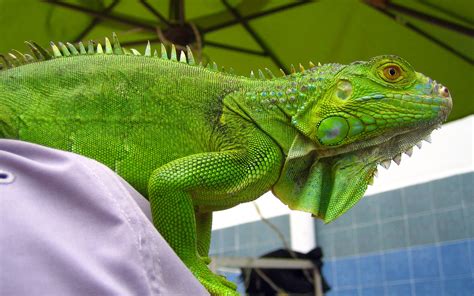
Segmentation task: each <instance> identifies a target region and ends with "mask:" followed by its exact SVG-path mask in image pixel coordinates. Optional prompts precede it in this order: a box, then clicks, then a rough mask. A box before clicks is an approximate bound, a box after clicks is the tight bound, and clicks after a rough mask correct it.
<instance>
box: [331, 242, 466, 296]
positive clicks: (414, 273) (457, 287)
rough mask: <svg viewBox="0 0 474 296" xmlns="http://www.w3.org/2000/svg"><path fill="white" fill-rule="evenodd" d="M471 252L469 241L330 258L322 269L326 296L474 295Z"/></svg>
mask: <svg viewBox="0 0 474 296" xmlns="http://www.w3.org/2000/svg"><path fill="white" fill-rule="evenodd" d="M473 250H474V240H472V239H470V240H459V241H453V242H446V243H442V244H435V245H425V246H416V247H409V248H405V249H400V250H392V251H382V252H376V253H372V254H370V255H365V256H362V255H358V256H350V257H344V258H340V259H334V258H333V259H331V260H327V261H326V262H325V265H324V268H323V273H324V275H325V276H326V278H327V280H328V282H329V283H330V285H331V286H332V287H333V290H332V291H331V292H330V293H328V294H327V295H329V296H335V295H337V296H341V295H353V296H357V295H360V296H366V295H378V296H381V295H404V296H406V295H416V296H421V295H423V296H424V295H430V296H435V295H459V296H468V295H473V293H474V260H473V258H474V257H473V256H474V254H473Z"/></svg>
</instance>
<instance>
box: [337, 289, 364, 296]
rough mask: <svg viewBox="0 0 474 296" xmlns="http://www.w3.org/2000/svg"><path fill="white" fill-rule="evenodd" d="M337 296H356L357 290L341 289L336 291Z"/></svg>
mask: <svg viewBox="0 0 474 296" xmlns="http://www.w3.org/2000/svg"><path fill="white" fill-rule="evenodd" d="M336 295H337V296H358V295H359V290H357V289H342V290H338V291H337V294H336Z"/></svg>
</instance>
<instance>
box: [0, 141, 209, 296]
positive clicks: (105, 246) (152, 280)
mask: <svg viewBox="0 0 474 296" xmlns="http://www.w3.org/2000/svg"><path fill="white" fill-rule="evenodd" d="M0 199H1V200H0V208H1V209H0V211H1V212H2V223H0V233H1V235H0V245H1V246H2V254H3V255H5V254H8V255H5V256H2V257H3V258H4V260H3V259H2V269H4V270H8V271H9V272H8V279H6V278H5V277H2V283H0V286H2V294H5V295H23V294H29V295H45V294H48V295H61V294H68V295H90V294H95V295H128V294H136V295H154V294H185V293H186V291H196V292H197V294H205V290H203V288H202V286H201V285H200V284H199V283H198V282H197V281H196V280H195V279H194V277H193V276H192V275H191V273H190V272H189V271H188V270H187V269H186V268H185V266H184V265H183V264H182V262H181V261H180V260H179V258H178V257H177V256H176V255H175V254H174V253H173V251H172V250H171V249H170V248H169V246H168V245H167V244H166V242H165V241H164V239H163V238H162V237H161V236H160V235H159V233H158V232H157V231H156V230H155V228H154V227H153V225H152V224H151V222H150V220H149V218H147V215H145V214H144V211H145V212H147V211H149V205H148V202H147V201H146V200H145V199H144V198H143V197H142V196H140V195H139V194H138V193H137V192H136V191H135V190H134V189H133V188H132V187H131V186H130V185H128V183H126V182H125V181H123V180H122V179H121V178H120V177H119V176H118V175H117V174H115V173H114V172H113V171H112V170H110V169H109V168H108V167H106V166H105V165H102V164H100V163H98V162H96V161H94V160H92V159H89V158H87V157H84V156H80V155H77V154H74V153H70V152H66V151H61V150H56V149H51V148H48V147H44V146H40V145H36V144H32V143H27V142H22V141H16V140H5V139H0ZM173 271H174V272H173ZM169 274H171V275H173V277H175V278H174V279H173V278H170V277H169ZM176 278H180V279H182V280H184V281H185V282H187V283H188V284H185V285H183V281H182V280H180V281H178V282H176ZM25 280H26V282H25ZM31 286H35V287H36V291H37V293H36V292H35V293H33V294H32V293H31V290H28V291H27V290H24V291H23V290H22V289H29V288H28V287H31ZM183 289H184V290H183ZM71 291H72V293H71ZM203 291H204V293H201V292H203ZM4 292H5V293H4ZM194 294H196V293H194Z"/></svg>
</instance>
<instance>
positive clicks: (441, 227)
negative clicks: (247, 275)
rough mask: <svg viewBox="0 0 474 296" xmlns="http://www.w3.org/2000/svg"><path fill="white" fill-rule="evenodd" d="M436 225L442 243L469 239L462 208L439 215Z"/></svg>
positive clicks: (437, 215)
mask: <svg viewBox="0 0 474 296" xmlns="http://www.w3.org/2000/svg"><path fill="white" fill-rule="evenodd" d="M436 225H437V227H438V236H439V239H440V241H441V242H443V241H450V240H457V239H463V238H467V237H468V236H467V230H466V224H465V223H464V213H463V209H462V208H457V209H452V210H449V211H443V212H439V213H437V214H436Z"/></svg>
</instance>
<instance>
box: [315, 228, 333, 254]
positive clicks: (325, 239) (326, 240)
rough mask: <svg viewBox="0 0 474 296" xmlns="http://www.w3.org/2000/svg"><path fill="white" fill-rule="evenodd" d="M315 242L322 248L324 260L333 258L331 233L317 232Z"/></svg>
mask: <svg viewBox="0 0 474 296" xmlns="http://www.w3.org/2000/svg"><path fill="white" fill-rule="evenodd" d="M316 242H317V244H318V246H320V247H321V248H322V250H323V255H324V258H333V257H334V234H333V232H332V231H324V230H323V231H321V230H319V231H317V232H316Z"/></svg>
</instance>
